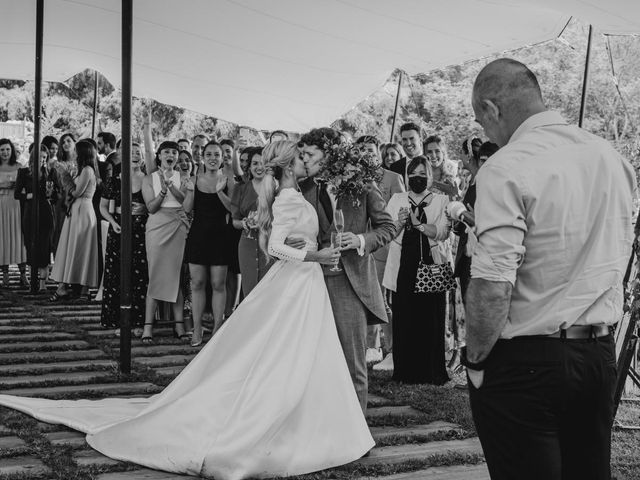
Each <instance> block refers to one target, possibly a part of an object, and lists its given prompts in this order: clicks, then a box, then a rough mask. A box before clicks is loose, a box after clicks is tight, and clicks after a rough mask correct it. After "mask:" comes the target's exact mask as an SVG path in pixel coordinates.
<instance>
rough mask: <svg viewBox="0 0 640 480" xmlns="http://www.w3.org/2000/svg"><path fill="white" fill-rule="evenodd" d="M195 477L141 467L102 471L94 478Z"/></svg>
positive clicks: (167, 479)
mask: <svg viewBox="0 0 640 480" xmlns="http://www.w3.org/2000/svg"><path fill="white" fill-rule="evenodd" d="M197 478H198V477H190V476H187V475H178V474H177V473H169V472H161V471H159V470H150V469H148V468H141V469H139V470H130V471H128V472H112V473H103V474H102V475H98V476H97V477H95V480H180V479H183V480H186V479H197Z"/></svg>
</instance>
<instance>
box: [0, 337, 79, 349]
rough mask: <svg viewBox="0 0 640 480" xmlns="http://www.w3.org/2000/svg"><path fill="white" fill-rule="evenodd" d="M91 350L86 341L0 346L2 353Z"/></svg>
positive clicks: (20, 343) (4, 344)
mask: <svg viewBox="0 0 640 480" xmlns="http://www.w3.org/2000/svg"><path fill="white" fill-rule="evenodd" d="M84 348H90V345H89V344H88V343H87V342H85V341H84V340H61V341H57V342H46V343H43V342H24V343H22V342H19V343H3V344H0V352H21V351H36V352H37V351H44V352H48V351H52V350H54V351H55V350H58V351H60V350H63V351H64V350H71V349H75V350H81V349H84Z"/></svg>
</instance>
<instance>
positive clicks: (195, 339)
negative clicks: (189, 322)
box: [191, 327, 204, 347]
mask: <svg viewBox="0 0 640 480" xmlns="http://www.w3.org/2000/svg"><path fill="white" fill-rule="evenodd" d="M203 340H204V331H203V329H202V327H201V328H200V334H199V335H198V334H196V329H195V328H194V329H193V335H192V337H191V346H192V347H199V346H200V345H202V342H203Z"/></svg>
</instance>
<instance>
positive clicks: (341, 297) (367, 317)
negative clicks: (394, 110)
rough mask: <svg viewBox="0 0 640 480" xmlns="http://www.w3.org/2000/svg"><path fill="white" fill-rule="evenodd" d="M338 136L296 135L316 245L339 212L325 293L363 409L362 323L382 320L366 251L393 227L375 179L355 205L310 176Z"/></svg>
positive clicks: (325, 240)
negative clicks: (335, 264)
mask: <svg viewBox="0 0 640 480" xmlns="http://www.w3.org/2000/svg"><path fill="white" fill-rule="evenodd" d="M339 141H340V137H339V134H338V132H336V131H335V130H333V129H331V128H317V129H313V130H311V131H310V132H309V133H306V134H304V135H303V136H302V138H301V139H300V146H301V151H302V156H303V160H304V162H305V165H306V167H307V171H308V173H309V178H307V179H306V180H304V181H303V182H301V183H300V188H301V190H302V193H303V195H304V196H305V198H306V199H307V201H308V202H309V203H311V205H313V206H314V208H315V209H316V211H317V213H318V223H319V234H318V248H324V247H326V246H328V245H330V244H331V231H332V230H333V231H335V228H334V225H333V223H334V222H333V212H334V210H335V209H336V207H339V208H341V209H342V211H343V213H344V233H343V234H342V249H343V251H342V257H341V259H340V268H341V271H339V272H332V271H331V270H330V268H331V267H328V268H325V267H323V270H324V274H325V281H326V284H327V290H328V292H329V297H330V299H331V306H332V309H333V315H334V317H335V322H336V327H337V330H338V337H339V338H340V343H341V345H342V349H343V351H344V354H345V358H346V360H347V365H348V367H349V372H350V374H351V379H352V380H353V384H354V387H355V390H356V393H357V395H358V400H359V401H360V405H361V407H362V410H363V412H366V407H367V388H368V378H367V363H366V361H365V351H366V341H367V325H368V324H378V323H386V322H387V313H386V309H385V304H384V299H383V297H382V291H381V289H380V285H379V284H378V276H377V273H376V267H375V261H374V259H373V257H372V255H371V253H372V252H374V251H375V250H377V249H378V248H380V247H382V246H384V245H386V244H387V243H389V242H390V241H391V240H392V239H393V238H395V237H396V234H397V231H398V230H397V229H398V228H399V227H398V226H397V225H396V224H395V223H394V221H393V220H392V219H391V216H390V215H389V214H388V213H387V212H386V210H385V207H386V203H385V201H384V199H383V198H382V195H381V194H380V190H379V189H378V187H377V186H376V185H375V184H372V185H371V188H370V189H369V190H368V191H367V192H366V193H364V194H363V195H362V196H361V198H359V199H358V200H360V205H359V206H354V204H353V201H352V200H351V199H343V200H341V202H340V203H339V204H338V203H337V202H336V199H335V197H334V196H333V193H332V192H330V191H328V190H327V186H326V185H325V184H322V183H319V182H317V181H316V179H315V178H314V177H315V176H316V175H317V174H318V173H319V171H320V167H321V162H322V161H324V160H325V152H324V148H325V144H326V143H327V142H329V143H337V142H339Z"/></svg>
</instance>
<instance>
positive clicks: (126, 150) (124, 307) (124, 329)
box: [120, 0, 133, 373]
mask: <svg viewBox="0 0 640 480" xmlns="http://www.w3.org/2000/svg"><path fill="white" fill-rule="evenodd" d="M132 52H133V0H122V162H121V167H122V173H121V175H120V178H121V179H122V180H121V181H122V184H121V185H122V188H121V197H120V198H121V202H120V203H121V207H122V214H121V215H120V227H121V228H122V231H121V233H120V371H121V372H122V373H130V372H131V272H132V270H133V268H132V267H131V257H132V255H131V254H132V251H131V250H132V241H131V240H132V232H131V101H132V97H131V62H132Z"/></svg>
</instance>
